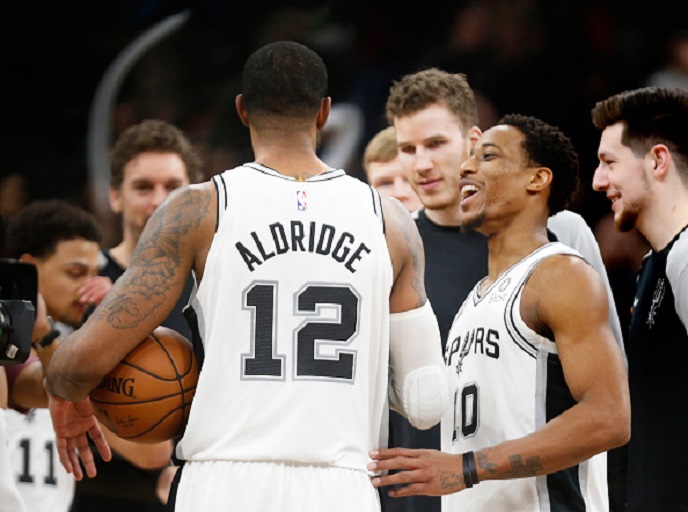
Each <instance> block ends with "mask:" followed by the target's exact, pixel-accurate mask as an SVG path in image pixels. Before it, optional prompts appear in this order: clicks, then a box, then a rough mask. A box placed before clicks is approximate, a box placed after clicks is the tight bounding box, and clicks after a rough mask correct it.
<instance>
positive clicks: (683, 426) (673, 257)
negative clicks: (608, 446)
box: [627, 226, 688, 512]
mask: <svg viewBox="0 0 688 512" xmlns="http://www.w3.org/2000/svg"><path fill="white" fill-rule="evenodd" d="M687 228H688V226H686V228H684V229H683V230H682V231H681V232H680V233H679V234H678V235H676V237H675V238H674V239H673V240H672V241H671V242H670V243H669V244H668V245H667V246H666V247H665V248H664V249H662V250H661V251H657V252H655V251H650V252H649V253H648V254H647V255H646V256H645V258H644V260H643V264H642V266H641V269H640V272H639V274H638V280H637V288H636V295H635V301H634V304H633V315H632V317H631V325H630V331H629V339H628V343H627V353H628V368H629V386H630V392H631V441H630V443H629V452H628V457H629V459H628V473H629V474H628V477H629V480H628V510H629V511H630V512H640V511H644V512H646V511H652V510H661V511H677V512H678V511H679V510H683V509H682V508H681V504H685V503H686V502H687V501H688V500H687V498H688V472H686V470H685V460H686V457H688V442H686V435H687V433H688V415H687V414H686V406H687V404H688V379H687V378H686V362H687V361H688V332H687V331H686V326H687V325H688V229H687Z"/></svg>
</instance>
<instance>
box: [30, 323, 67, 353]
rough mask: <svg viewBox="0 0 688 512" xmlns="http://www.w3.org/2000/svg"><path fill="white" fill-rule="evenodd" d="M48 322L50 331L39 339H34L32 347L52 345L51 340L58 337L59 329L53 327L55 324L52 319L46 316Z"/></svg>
mask: <svg viewBox="0 0 688 512" xmlns="http://www.w3.org/2000/svg"><path fill="white" fill-rule="evenodd" d="M48 322H50V332H49V333H48V334H46V335H45V336H43V337H42V338H41V339H40V340H38V341H34V342H33V343H32V345H33V346H34V347H37V346H38V347H41V348H45V347H47V346H49V345H52V343H53V341H55V338H59V337H60V331H58V330H57V329H55V324H54V323H53V319H52V318H50V317H48Z"/></svg>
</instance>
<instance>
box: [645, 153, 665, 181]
mask: <svg viewBox="0 0 688 512" xmlns="http://www.w3.org/2000/svg"><path fill="white" fill-rule="evenodd" d="M647 156H648V157H649V158H650V160H651V162H650V164H651V168H652V173H653V174H654V175H655V177H656V178H658V179H663V178H664V177H665V176H666V174H667V172H668V170H669V161H670V160H671V153H670V152H669V148H667V147H666V146H665V145H664V144H655V145H654V146H652V149H651V150H650V151H649V152H648V154H647Z"/></svg>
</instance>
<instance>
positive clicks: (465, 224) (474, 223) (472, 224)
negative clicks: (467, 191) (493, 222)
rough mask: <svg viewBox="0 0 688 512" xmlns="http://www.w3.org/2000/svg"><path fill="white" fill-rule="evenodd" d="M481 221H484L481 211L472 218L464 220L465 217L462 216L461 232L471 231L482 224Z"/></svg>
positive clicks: (483, 213) (483, 214)
mask: <svg viewBox="0 0 688 512" xmlns="http://www.w3.org/2000/svg"><path fill="white" fill-rule="evenodd" d="M483 222H485V212H481V213H480V214H478V215H476V216H475V217H473V219H468V220H466V217H463V218H462V219H461V232H462V233H472V232H473V231H476V230H477V229H478V228H479V227H480V226H482V225H483Z"/></svg>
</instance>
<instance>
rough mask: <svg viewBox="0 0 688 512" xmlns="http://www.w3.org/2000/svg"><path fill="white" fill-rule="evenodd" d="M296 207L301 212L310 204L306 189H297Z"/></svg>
mask: <svg viewBox="0 0 688 512" xmlns="http://www.w3.org/2000/svg"><path fill="white" fill-rule="evenodd" d="M296 207H297V208H298V210H299V211H300V212H305V211H306V208H307V207H308V204H307V203H306V191H305V190H297V191H296Z"/></svg>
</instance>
